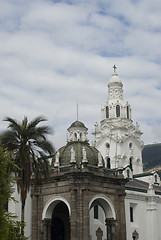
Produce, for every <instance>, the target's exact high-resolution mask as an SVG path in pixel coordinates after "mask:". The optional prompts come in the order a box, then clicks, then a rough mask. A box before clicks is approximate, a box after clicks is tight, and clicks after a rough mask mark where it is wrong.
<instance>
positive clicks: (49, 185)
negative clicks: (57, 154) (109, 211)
mask: <svg viewBox="0 0 161 240" xmlns="http://www.w3.org/2000/svg"><path fill="white" fill-rule="evenodd" d="M115 174H116V173H115ZM115 174H114V172H113V174H109V173H108V174H107V173H106V172H105V171H104V170H103V169H98V171H97V172H92V169H90V170H89V169H88V168H86V167H85V168H83V169H76V168H72V169H70V170H69V171H67V172H63V173H62V172H55V173H53V174H52V175H51V177H50V179H49V181H48V182H45V181H43V180H41V184H39V185H38V187H37V190H36V191H32V201H33V205H32V206H33V211H32V240H37V239H39V240H52V237H51V221H52V213H53V210H54V208H55V206H56V205H57V204H58V203H59V202H61V201H64V203H65V204H66V203H68V209H69V224H70V229H69V231H70V240H89V239H90V223H89V221H90V217H89V211H90V209H89V203H90V202H91V200H92V199H93V198H94V197H95V196H104V197H105V198H107V199H110V201H111V203H112V204H113V207H114V209H115V213H116V219H115V220H114V224H115V227H114V229H115V230H114V232H113V238H112V240H126V232H125V209H124V198H125V183H126V180H125V179H124V178H123V176H122V175H117V176H116V175H115ZM63 199H64V200H63ZM52 201H53V202H52ZM105 225H106V223H105ZM107 227H108V226H107ZM68 238H69V235H68V236H66V235H65V236H64V240H68ZM106 238H107V239H108V237H107V236H106ZM110 240H111V239H110Z"/></svg>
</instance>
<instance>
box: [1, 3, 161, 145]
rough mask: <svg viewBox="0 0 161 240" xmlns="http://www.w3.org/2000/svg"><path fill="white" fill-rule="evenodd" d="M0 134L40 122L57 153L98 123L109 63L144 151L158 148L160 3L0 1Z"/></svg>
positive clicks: (160, 115) (160, 128)
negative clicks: (79, 125)
mask: <svg viewBox="0 0 161 240" xmlns="http://www.w3.org/2000/svg"><path fill="white" fill-rule="evenodd" d="M0 43H1V44H0V84H1V87H0V104H1V114H0V121H1V127H0V128H1V129H0V130H3V129H5V128H6V127H7V124H6V123H5V122H3V119H4V118H5V117H6V116H11V117H13V118H15V119H18V120H21V119H22V118H23V117H24V115H25V116H28V118H29V120H32V119H33V118H34V117H37V116H38V115H44V116H46V118H47V119H48V124H49V125H50V126H51V127H52V128H53V129H54V132H55V133H54V135H53V136H52V137H51V140H52V141H53V142H54V144H55V146H56V148H58V147H60V146H62V145H64V144H65V143H66V129H67V128H68V127H69V126H70V124H71V123H72V122H73V121H75V120H76V117H77V116H76V115H77V111H76V106H77V102H78V104H79V120H81V121H82V122H84V123H85V125H86V126H87V127H88V128H89V138H90V139H92V138H91V137H90V135H91V132H92V131H93V129H94V124H95V122H96V121H97V122H100V120H101V105H102V104H104V103H105V102H106V100H107V84H108V80H109V78H110V77H111V75H112V72H113V69H112V66H113V64H116V65H117V72H118V74H119V77H120V78H121V80H122V82H123V84H124V98H125V99H126V100H127V101H128V102H129V103H130V104H131V107H132V117H133V121H134V124H135V122H136V121H137V122H138V123H139V125H140V129H141V130H142V132H143V133H144V134H143V137H142V139H143V140H144V142H145V144H147V143H154V142H161V123H160V122H161V110H160V104H161V76H160V65H161V47H160V46H161V1H160V0H156V1H151V0H140V1H132V0H131V1H130V0H115V1H112V0H108V1H107V0H73V1H50V0H28V1H25V0H1V1H0Z"/></svg>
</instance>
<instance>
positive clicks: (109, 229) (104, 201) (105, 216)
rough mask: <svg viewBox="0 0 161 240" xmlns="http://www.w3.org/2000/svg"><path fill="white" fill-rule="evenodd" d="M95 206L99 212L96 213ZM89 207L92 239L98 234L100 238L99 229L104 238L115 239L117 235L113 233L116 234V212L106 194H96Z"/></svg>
mask: <svg viewBox="0 0 161 240" xmlns="http://www.w3.org/2000/svg"><path fill="white" fill-rule="evenodd" d="M95 208H96V209H97V211H98V214H95ZM89 209H90V237H91V238H92V239H95V237H96V236H97V239H99V238H98V236H99V234H98V229H99V231H100V233H101V236H102V237H103V239H107V240H112V239H114V237H115V236H114V235H113V233H114V234H115V220H116V213H115V209H114V206H113V204H112V202H111V201H110V199H109V198H107V197H106V196H104V195H96V196H94V197H93V198H92V199H91V201H90V203H89ZM93 210H94V211H93ZM95 216H96V217H95ZM101 239H102V238H101Z"/></svg>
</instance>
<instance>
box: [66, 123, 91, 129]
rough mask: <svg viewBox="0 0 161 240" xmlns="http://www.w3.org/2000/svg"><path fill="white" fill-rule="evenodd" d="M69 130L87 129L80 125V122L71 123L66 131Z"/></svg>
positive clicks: (82, 124)
mask: <svg viewBox="0 0 161 240" xmlns="http://www.w3.org/2000/svg"><path fill="white" fill-rule="evenodd" d="M70 128H85V129H87V128H86V127H85V125H84V123H82V122H80V121H75V122H73V123H72V124H71V126H70V127H69V128H68V129H70Z"/></svg>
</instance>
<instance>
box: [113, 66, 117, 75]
mask: <svg viewBox="0 0 161 240" xmlns="http://www.w3.org/2000/svg"><path fill="white" fill-rule="evenodd" d="M116 68H117V67H116V65H115V64H114V65H113V69H114V73H115V72H116Z"/></svg>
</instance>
